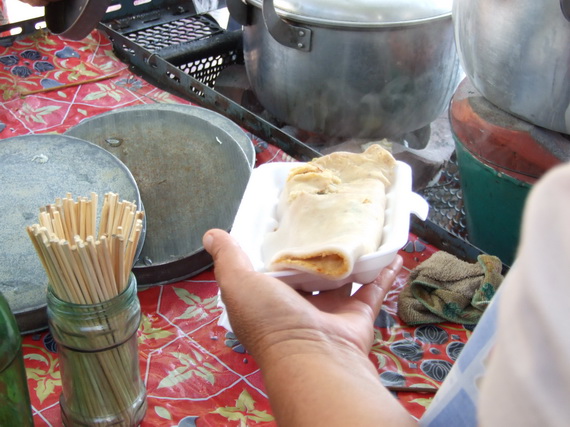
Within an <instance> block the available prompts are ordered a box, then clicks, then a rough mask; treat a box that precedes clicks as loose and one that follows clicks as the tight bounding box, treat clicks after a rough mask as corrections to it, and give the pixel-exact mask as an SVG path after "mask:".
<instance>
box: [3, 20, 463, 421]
mask: <svg viewBox="0 0 570 427" xmlns="http://www.w3.org/2000/svg"><path fill="white" fill-rule="evenodd" d="M0 91H1V97H2V104H1V105H0V138H2V139H4V138H8V137H12V136H18V135H24V134H29V133H45V132H56V133H62V132H64V131H65V130H67V129H68V128H69V127H70V126H73V125H75V124H77V123H79V122H80V121H81V120H82V119H84V118H86V117H91V116H93V115H96V114H98V113H102V112H105V111H108V110H111V109H116V108H120V107H125V106H129V105H134V104H149V103H155V102H160V103H188V102H187V101H185V100H183V99H181V98H179V97H177V96H175V95H173V94H170V93H167V92H164V91H162V90H160V89H158V88H156V87H154V86H152V85H150V84H149V83H147V82H145V81H143V80H141V79H140V78H138V77H137V76H136V75H134V74H133V73H131V72H130V71H129V69H128V67H127V66H126V65H125V64H124V63H122V62H121V61H119V60H118V59H117V58H116V57H115V55H114V54H113V51H112V46H111V44H110V42H109V41H108V40H107V39H106V38H105V36H103V35H102V34H101V33H99V32H97V31H94V32H93V33H91V35H90V36H88V37H87V38H86V39H84V40H82V41H80V42H70V41H67V40H63V39H60V38H59V37H55V36H52V35H49V34H48V33H47V32H45V31H38V32H36V33H34V34H32V35H28V36H25V37H22V38H20V39H18V40H17V41H15V42H14V43H13V44H12V45H11V46H4V47H0ZM250 136H251V138H252V140H253V142H254V145H255V147H256V153H257V164H261V163H265V162H270V161H287V160H292V159H291V158H290V157H289V156H288V155H286V154H285V153H283V152H282V151H281V150H279V149H277V148H276V147H274V146H272V145H271V144H267V143H266V142H264V141H262V140H261V139H259V138H258V137H256V136H255V135H251V134H250ZM436 250H437V249H436V248H435V247H433V246H431V245H430V244H429V243H428V242H424V241H422V240H421V239H420V238H418V237H417V236H415V235H413V234H410V238H409V242H408V244H407V245H406V246H405V247H404V248H403V249H402V250H401V251H400V254H401V255H402V256H403V257H404V260H405V262H404V266H405V268H404V270H403V271H402V272H401V273H400V275H399V276H398V278H397V283H396V287H395V288H394V290H393V291H391V292H390V294H389V295H388V296H387V299H386V303H385V305H384V308H383V310H382V312H381V314H380V316H379V317H378V318H377V320H376V326H375V327H376V340H375V343H374V346H373V348H372V351H371V353H370V359H371V361H372V362H373V363H374V364H375V365H376V366H377V367H378V375H379V377H380V379H381V380H382V381H383V382H384V383H385V384H387V385H390V386H398V387H410V386H417V385H420V386H425V387H430V388H434V387H438V386H439V384H440V383H441V381H442V380H443V378H444V377H445V375H446V374H447V372H448V371H449V369H450V367H451V366H452V364H453V362H454V360H455V359H456V357H457V355H458V354H459V352H460V351H461V348H462V347H463V345H464V343H465V342H466V341H467V340H468V338H469V336H470V333H471V332H470V330H469V329H466V328H465V327H463V326H462V325H457V324H451V323H443V324H439V325H428V326H420V327H408V326H406V325H403V324H402V322H401V321H400V320H399V319H398V317H397V315H396V304H397V298H398V293H399V290H400V289H401V288H402V287H403V286H404V284H405V283H406V280H407V277H408V275H409V272H410V270H411V269H413V268H414V267H415V266H416V265H418V263H420V262H422V261H423V260H425V259H427V258H428V257H429V256H430V255H431V254H433V253H434V252H435V251H436ZM217 295H218V287H217V284H216V282H215V280H214V277H213V273H212V271H211V270H208V271H205V272H203V273H201V274H199V275H197V276H195V277H193V278H191V279H189V280H184V281H181V282H178V283H173V284H168V285H163V286H155V287H150V288H148V289H144V290H141V291H140V292H139V298H140V302H141V306H142V312H143V320H142V324H141V327H140V329H139V333H138V339H139V349H140V367H141V374H142V376H143V379H144V382H145V384H146V387H147V391H148V411H147V414H146V417H145V418H144V420H143V422H142V424H141V425H142V426H181V427H182V426H193V425H196V426H220V425H228V426H232V425H236V426H237V425H240V426H246V425H247V426H253V425H267V426H270V425H274V424H275V423H274V420H273V416H272V413H271V409H270V406H269V402H268V400H267V395H266V393H265V389H264V386H263V383H262V380H261V375H260V372H259V369H258V367H257V365H256V363H255V361H254V360H253V359H252V358H251V356H250V355H248V354H247V352H245V350H244V348H243V347H242V346H241V345H240V343H239V342H238V341H237V340H236V339H235V337H234V336H233V335H232V334H231V333H228V332H227V331H226V330H225V329H224V328H222V327H220V326H219V325H218V324H217V320H218V317H219V316H220V314H221V313H220V309H219V308H218V307H217ZM23 346H24V359H25V365H26V371H27V375H28V384H29V390H30V395H31V402H32V406H33V412H34V421H35V424H36V425H37V426H44V425H45V426H60V425H61V414H60V408H59V395H60V392H61V377H60V372H59V366H58V357H57V349H56V345H55V343H54V341H53V339H52V337H51V335H50V333H49V331H44V332H41V333H35V334H30V335H26V336H25V337H24V344H23ZM397 397H398V398H399V399H400V400H401V402H402V403H403V404H404V406H405V407H406V408H407V409H408V411H409V412H410V413H411V414H412V415H414V416H415V417H419V416H421V415H422V414H423V412H424V411H425V409H426V407H427V405H429V403H430V401H431V398H432V397H433V393H418V392H398V393H397Z"/></svg>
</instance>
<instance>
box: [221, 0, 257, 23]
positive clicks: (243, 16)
mask: <svg viewBox="0 0 570 427" xmlns="http://www.w3.org/2000/svg"><path fill="white" fill-rule="evenodd" d="M226 7H227V8H228V12H230V16H231V17H232V18H233V19H235V20H236V22H237V23H238V24H241V25H249V24H250V23H251V7H250V6H249V5H248V4H246V3H244V2H243V1H242V0H226Z"/></svg>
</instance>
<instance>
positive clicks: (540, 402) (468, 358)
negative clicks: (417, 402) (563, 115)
mask: <svg viewBox="0 0 570 427" xmlns="http://www.w3.org/2000/svg"><path fill="white" fill-rule="evenodd" d="M569 325H570V164H565V165H563V166H559V167H557V168H555V169H553V170H551V171H549V172H548V173H547V174H546V175H545V176H544V177H543V178H542V179H541V180H540V181H539V183H537V184H536V185H535V186H534V188H533V190H532V191H531V194H530V195H529V197H528V200H527V204H526V208H525V213H524V217H523V229H522V233H521V243H520V246H519V253H518V255H517V260H516V262H515V263H514V265H513V267H512V268H511V270H510V272H509V273H508V274H507V276H506V278H505V280H504V281H503V283H502V284H501V287H500V288H499V292H498V293H497V295H496V296H495V297H494V299H493V301H492V303H491V305H490V306H489V307H488V308H487V310H486V311H485V313H484V314H483V316H482V318H481V320H480V321H479V324H478V325H477V327H476V328H475V331H474V333H473V335H472V336H471V338H470V339H469V341H468V342H467V344H466V345H465V347H464V349H463V350H462V352H461V355H460V356H459V358H458V359H457V361H456V362H455V364H454V366H453V368H452V369H451V371H450V372H449V374H448V376H447V378H446V379H445V381H444V383H443V384H442V387H441V388H440V390H439V391H438V393H437V395H436V397H435V398H434V400H433V402H432V403H431V405H430V406H429V408H428V409H427V411H426V412H425V414H424V416H423V417H422V418H421V420H420V425H421V426H429V427H440V426H441V427H448V426H453V427H471V426H472V427H476V426H481V427H489V426H491V427H495V426H496V427H504V426H517V427H520V426H522V427H524V426H529V427H535V426H548V427H557V426H568V425H570V402H568V398H570V339H569V338H568V334H569V332H568V329H567V328H568V327H569Z"/></svg>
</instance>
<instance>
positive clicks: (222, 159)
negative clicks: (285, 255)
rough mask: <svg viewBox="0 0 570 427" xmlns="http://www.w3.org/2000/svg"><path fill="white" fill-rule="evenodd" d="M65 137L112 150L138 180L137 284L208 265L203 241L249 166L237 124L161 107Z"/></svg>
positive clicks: (234, 198) (119, 115)
mask: <svg viewBox="0 0 570 427" xmlns="http://www.w3.org/2000/svg"><path fill="white" fill-rule="evenodd" d="M66 134H68V135H73V136H76V137H79V138H82V139H85V140H88V141H92V142H93V143H95V144H97V145H99V146H101V147H103V148H105V149H106V150H108V151H109V152H111V153H113V154H114V155H115V156H117V157H118V158H119V159H121V160H122V161H123V162H124V163H125V165H127V167H128V168H129V169H130V170H131V172H132V173H133V176H134V177H135V180H136V181H137V184H138V186H139V189H140V192H141V197H142V202H143V204H144V207H145V212H146V219H147V231H146V236H145V243H144V246H143V248H142V252H141V255H140V257H139V260H138V262H137V263H136V264H135V266H134V268H133V272H134V273H135V275H136V277H137V283H138V284H139V286H144V285H156V284H166V283H172V282H176V281H179V280H182V279H186V278H188V277H191V276H193V275H195V274H197V273H199V272H201V271H203V270H205V269H206V268H208V267H210V266H211V265H212V259H211V257H210V256H209V255H208V253H207V252H206V251H205V250H204V248H203V246H202V236H203V234H204V233H205V232H206V231H207V230H209V229H210V228H222V229H226V230H229V229H230V227H231V225H232V223H233V220H234V217H235V214H236V212H237V209H238V207H239V204H240V202H241V198H242V196H243V192H244V191H245V187H246V185H247V182H248V180H249V177H250V175H251V171H252V169H253V161H254V157H253V156H252V153H253V154H255V152H254V151H253V144H252V142H251V140H250V139H249V138H248V137H247V135H246V134H245V132H243V130H241V128H240V127H239V126H237V125H235V124H234V123H233V122H231V121H230V120H229V119H227V118H225V117H224V116H222V115H220V114H218V113H215V112H213V111H210V110H206V109H205V108H201V107H196V106H184V107H173V106H172V105H165V104H160V105H152V106H134V107H125V108H122V109H118V110H114V111H110V112H107V113H103V114H100V115H98V116H94V117H91V118H88V119H85V120H83V121H82V122H81V123H79V124H78V125H76V126H74V127H72V128H70V129H69V130H68V131H67V132H66ZM245 152H248V153H249V154H248V155H246V154H245Z"/></svg>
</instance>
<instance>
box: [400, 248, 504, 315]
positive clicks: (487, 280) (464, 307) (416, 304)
mask: <svg viewBox="0 0 570 427" xmlns="http://www.w3.org/2000/svg"><path fill="white" fill-rule="evenodd" d="M477 261H478V262H476V263H469V262H465V261H462V260H460V259H459V258H457V257H455V256H454V255H451V254H449V253H447V252H445V251H439V252H436V253H434V254H433V255H432V256H431V257H430V258H428V259H427V260H426V261H424V262H422V263H421V264H420V265H418V266H417V267H416V268H415V269H414V270H412V271H411V273H410V278H409V281H408V283H407V284H406V286H405V287H404V288H403V289H402V291H401V292H400V295H399V297H398V316H399V317H400V319H401V320H402V321H403V322H405V323H406V324H408V325H419V324H425V323H440V322H445V321H449V322H454V323H461V324H466V325H474V324H476V323H477V322H478V321H479V318H480V317H481V315H482V314H483V312H484V311H485V308H487V305H488V304H489V302H490V301H491V298H492V297H493V295H495V292H496V291H497V289H498V288H499V285H500V284H501V282H502V280H503V276H502V275H501V270H502V262H501V260H500V259H499V258H497V257H495V256H492V255H479V256H478V257H477Z"/></svg>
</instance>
